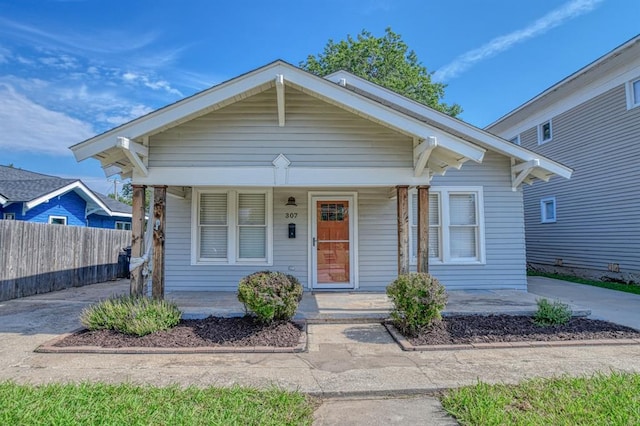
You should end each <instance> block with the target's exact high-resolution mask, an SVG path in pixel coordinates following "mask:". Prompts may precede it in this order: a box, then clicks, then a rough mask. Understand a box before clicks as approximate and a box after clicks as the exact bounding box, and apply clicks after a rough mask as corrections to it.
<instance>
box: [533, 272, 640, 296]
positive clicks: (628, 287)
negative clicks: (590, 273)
mask: <svg viewBox="0 0 640 426" xmlns="http://www.w3.org/2000/svg"><path fill="white" fill-rule="evenodd" d="M527 275H529V276H536V277H547V278H553V279H556V280H563V281H570V282H572V283H578V284H586V285H592V286H595V287H602V288H608V289H610V290H618V291H624V292H626V293H633V294H640V285H634V284H621V283H610V282H605V281H596V280H588V279H586V278H580V277H574V276H573V275H563V274H553V273H550V272H537V271H527Z"/></svg>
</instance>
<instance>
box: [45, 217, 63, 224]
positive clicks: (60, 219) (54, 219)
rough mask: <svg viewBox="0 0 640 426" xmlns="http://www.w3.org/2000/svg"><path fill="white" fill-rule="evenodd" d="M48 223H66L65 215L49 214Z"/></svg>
mask: <svg viewBox="0 0 640 426" xmlns="http://www.w3.org/2000/svg"><path fill="white" fill-rule="evenodd" d="M49 223H50V224H53V225H66V224H67V217H66V216H49Z"/></svg>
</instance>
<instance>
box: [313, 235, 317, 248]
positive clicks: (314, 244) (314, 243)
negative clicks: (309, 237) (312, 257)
mask: <svg viewBox="0 0 640 426" xmlns="http://www.w3.org/2000/svg"><path fill="white" fill-rule="evenodd" d="M315 246H316V237H313V247H315Z"/></svg>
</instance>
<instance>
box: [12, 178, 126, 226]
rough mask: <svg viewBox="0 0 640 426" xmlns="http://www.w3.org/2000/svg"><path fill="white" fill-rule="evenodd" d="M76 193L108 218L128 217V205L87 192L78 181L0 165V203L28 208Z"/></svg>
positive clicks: (85, 187) (83, 185) (84, 186)
mask: <svg viewBox="0 0 640 426" xmlns="http://www.w3.org/2000/svg"><path fill="white" fill-rule="evenodd" d="M70 191H76V192H77V193H78V195H80V196H81V197H82V198H83V199H84V200H85V201H87V202H88V203H90V204H93V205H95V206H96V207H98V208H100V209H102V210H104V211H105V213H106V214H107V215H109V216H130V215H131V206H128V205H127V204H124V203H121V202H119V201H116V200H114V199H112V198H109V197H107V196H105V195H102V194H98V193H96V192H94V191H92V190H90V189H89V188H88V187H87V186H86V185H85V184H84V183H82V181H80V180H79V179H67V178H61V177H58V176H50V175H45V174H41V173H36V172H31V171H28V170H22V169H18V168H14V167H8V166H0V194H1V196H0V197H1V198H0V202H2V204H7V203H25V204H26V206H27V209H31V208H33V207H35V206H37V205H39V204H41V203H42V202H45V201H47V200H48V199H50V198H53V197H56V196H58V195H62V194H66V193H67V192H70Z"/></svg>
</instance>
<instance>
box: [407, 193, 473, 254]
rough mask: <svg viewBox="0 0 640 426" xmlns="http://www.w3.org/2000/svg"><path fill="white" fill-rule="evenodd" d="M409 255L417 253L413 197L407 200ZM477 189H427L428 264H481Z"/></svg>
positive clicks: (416, 226)
mask: <svg viewBox="0 0 640 426" xmlns="http://www.w3.org/2000/svg"><path fill="white" fill-rule="evenodd" d="M410 203H411V206H410V210H409V211H410V218H409V220H410V222H409V223H410V228H411V232H410V235H409V238H410V240H411V241H410V243H411V244H410V251H411V260H412V262H414V263H415V262H416V260H417V249H418V241H417V239H418V238H417V237H418V231H417V228H418V223H417V220H418V208H417V203H418V199H417V194H415V193H413V194H412V196H411V197H410ZM482 205H483V201H482V189H481V188H431V190H430V194H429V258H430V262H431V263H438V262H441V263H484V234H483V233H484V229H483V227H484V224H483V221H484V220H483V217H484V213H483V206H482Z"/></svg>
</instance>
